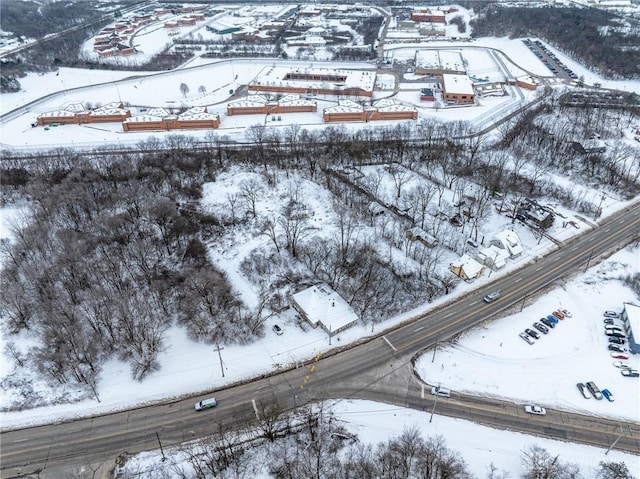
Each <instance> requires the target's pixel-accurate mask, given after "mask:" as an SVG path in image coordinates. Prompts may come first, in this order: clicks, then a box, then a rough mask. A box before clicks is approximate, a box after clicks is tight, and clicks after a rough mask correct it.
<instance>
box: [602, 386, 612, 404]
mask: <svg viewBox="0 0 640 479" xmlns="http://www.w3.org/2000/svg"><path fill="white" fill-rule="evenodd" d="M602 395H603V396H604V397H605V399H606V400H607V401H609V402H613V401H615V398H614V397H613V393H612V392H611V391H609V390H608V389H603V390H602Z"/></svg>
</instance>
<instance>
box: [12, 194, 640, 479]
mask: <svg viewBox="0 0 640 479" xmlns="http://www.w3.org/2000/svg"><path fill="white" fill-rule="evenodd" d="M634 240H636V241H638V240H640V204H636V205H634V206H631V207H629V208H627V209H626V210H624V211H621V212H619V213H617V214H615V215H614V216H612V217H611V218H608V219H607V220H605V221H603V222H602V224H601V225H600V226H598V227H596V228H595V229H593V230H591V231H588V232H586V233H584V234H582V235H581V236H579V237H577V238H574V239H572V240H571V241H568V242H566V243H564V244H561V245H560V246H559V247H558V249H557V250H556V251H554V252H552V253H551V254H549V255H548V256H545V257H541V258H538V259H537V260H534V261H532V262H531V263H530V264H527V265H525V266H523V267H522V268H520V269H519V270H518V271H515V272H513V273H512V274H511V275H510V276H508V277H505V278H501V279H499V280H497V281H495V282H494V283H493V284H491V285H490V286H488V287H487V288H483V289H481V290H478V291H474V292H471V293H469V294H467V295H466V296H465V297H462V298H456V299H455V300H454V301H452V302H451V303H450V304H448V305H445V306H443V307H441V308H439V309H438V310H436V311H431V312H428V313H426V314H423V315H419V316H417V317H415V318H413V319H412V320H410V321H407V322H406V323H405V324H403V325H402V326H400V327H398V328H395V329H394V330H391V331H386V332H381V333H380V334H378V335H377V336H374V337H372V338H367V339H365V340H363V341H362V342H361V344H359V345H356V346H355V347H345V348H343V349H342V350H334V351H332V352H331V353H330V355H328V356H327V357H321V358H318V360H313V361H311V362H310V363H309V364H308V365H307V366H305V367H303V368H300V369H292V370H288V371H285V372H281V373H276V374H274V375H272V376H270V377H266V378H262V379H258V380H256V381H250V382H246V383H244V384H238V385H235V386H230V387H227V388H225V389H222V390H217V391H215V396H216V398H217V399H218V401H219V405H218V407H216V408H215V409H214V410H210V411H205V412H202V413H196V412H195V411H194V410H193V403H194V401H196V400H198V399H202V398H203V396H201V397H199V398H189V399H184V400H181V401H174V402H171V403H165V404H159V405H154V406H148V407H142V408H138V409H133V410H129V411H123V412H119V413H114V414H107V415H103V416H96V417H91V418H86V419H80V420H76V421H72V422H67V423H61V424H55V425H47V426H41V427H33V428H26V429H19V430H12V431H3V432H2V465H1V468H2V469H1V471H0V472H1V475H2V477H12V476H14V475H17V474H29V473H37V472H40V473H41V477H59V476H60V475H62V474H63V471H65V470H66V469H68V468H69V467H70V466H73V465H85V466H86V465H94V467H95V465H100V464H103V463H109V464H111V465H112V464H113V461H114V460H115V458H117V457H118V456H119V455H120V454H122V453H123V452H129V453H135V452H139V451H143V450H148V449H153V448H157V447H158V438H160V440H161V441H162V444H163V446H165V447H166V446H169V445H173V444H177V443H180V442H183V441H185V440H188V439H192V438H196V437H201V436H205V435H207V434H212V433H214V432H215V431H216V430H218V429H219V428H220V427H227V428H229V427H231V428H233V427H237V428H240V427H242V426H244V425H246V424H248V423H251V422H255V421H256V420H257V418H258V417H260V418H261V417H264V416H265V410H267V409H270V408H272V407H273V404H274V403H277V404H278V407H279V408H280V409H282V410H287V409H290V408H293V407H295V406H300V405H302V404H305V403H309V402H312V401H318V400H325V399H332V398H362V399H369V400H374V401H380V402H385V403H389V404H395V405H398V406H402V407H409V408H414V409H418V410H424V411H431V410H432V408H433V406H434V404H433V396H431V395H430V394H425V393H424V391H425V390H426V388H427V386H426V385H425V384H423V383H422V382H421V381H420V380H419V379H417V378H416V376H415V375H414V374H413V367H412V364H413V360H414V359H415V357H416V355H417V354H419V353H420V352H421V351H423V350H425V349H427V348H430V347H433V346H434V344H435V343H436V342H437V341H446V340H448V339H451V338H453V337H455V336H456V335H458V334H459V333H461V332H462V331H465V330H466V329H468V328H471V327H473V326H476V325H479V324H481V323H483V322H484V321H486V320H488V319H490V318H492V317H494V316H495V315H496V314H498V313H500V312H502V311H505V310H507V309H509V308H510V307H514V306H515V307H517V306H518V305H519V304H520V303H522V302H523V301H526V298H527V297H530V295H533V294H534V293H536V292H538V291H540V290H541V289H544V288H546V287H547V286H550V285H551V284H552V283H553V282H554V281H556V280H558V279H560V278H563V277H565V276H568V275H571V274H573V273H575V272H576V271H577V270H579V269H582V268H585V266H586V265H587V263H589V262H591V261H593V260H594V259H595V258H597V257H598V256H600V255H603V254H610V253H611V252H613V251H615V250H617V249H619V248H620V246H622V245H626V244H628V243H630V242H631V241H634ZM494 289H499V290H500V291H501V297H500V299H499V300H497V301H495V302H494V303H490V304H486V303H484V302H483V301H482V297H483V295H485V294H486V293H487V292H488V291H490V290H494ZM311 366H313V372H310V371H311ZM305 376H309V380H308V382H307V384H306V386H305V387H304V389H302V388H300V385H301V384H303V382H304V378H305ZM207 396H209V395H207ZM436 413H437V414H444V415H450V416H455V417H461V418H464V419H469V420H472V421H476V422H479V423H483V424H487V425H491V426H494V427H497V428H500V429H510V430H514V431H520V432H523V433H527V434H534V435H540V436H545V437H549V438H555V439H560V440H565V441H570V442H577V443H584V444H590V445H594V446H600V447H609V446H611V445H612V444H613V443H614V442H615V444H616V446H615V447H616V449H619V450H624V451H628V452H631V453H635V454H638V453H640V424H638V423H628V422H627V423H625V424H623V425H621V424H620V421H617V420H614V419H608V418H600V417H595V416H588V415H584V414H575V413H571V412H567V411H559V410H548V413H547V416H543V417H532V416H531V415H529V414H526V413H525V412H524V411H523V410H522V406H520V405H517V404H514V403H512V402H507V401H500V400H497V399H490V398H480V397H474V396H471V395H463V394H458V393H456V392H453V394H452V397H451V398H450V399H445V398H441V399H438V403H437V409H436ZM156 434H157V436H156Z"/></svg>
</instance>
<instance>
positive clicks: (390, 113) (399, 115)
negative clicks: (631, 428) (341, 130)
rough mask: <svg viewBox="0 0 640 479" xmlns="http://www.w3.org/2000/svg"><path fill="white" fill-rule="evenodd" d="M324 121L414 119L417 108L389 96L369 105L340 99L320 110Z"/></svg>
mask: <svg viewBox="0 0 640 479" xmlns="http://www.w3.org/2000/svg"><path fill="white" fill-rule="evenodd" d="M322 118H323V120H324V122H325V123H332V122H348V121H364V122H369V121H380V120H415V119H416V118H418V110H417V108H416V107H414V106H409V105H404V104H402V103H399V102H397V101H395V100H393V99H391V98H383V99H381V100H378V101H377V102H375V103H374V104H373V105H371V106H363V105H360V104H359V103H356V102H355V101H351V100H340V101H339V102H338V104H337V105H335V106H330V107H327V108H325V109H324V110H323V112H322Z"/></svg>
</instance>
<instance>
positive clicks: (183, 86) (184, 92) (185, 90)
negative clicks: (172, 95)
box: [180, 83, 189, 98]
mask: <svg viewBox="0 0 640 479" xmlns="http://www.w3.org/2000/svg"><path fill="white" fill-rule="evenodd" d="M180 93H182V97H183V98H187V95H188V94H189V86H188V85H187V84H186V83H180Z"/></svg>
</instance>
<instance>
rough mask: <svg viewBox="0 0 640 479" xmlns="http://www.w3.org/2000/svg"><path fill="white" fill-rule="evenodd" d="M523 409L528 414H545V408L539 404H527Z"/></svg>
mask: <svg viewBox="0 0 640 479" xmlns="http://www.w3.org/2000/svg"><path fill="white" fill-rule="evenodd" d="M524 410H525V411H526V412H528V413H529V414H536V415H538V416H544V415H545V414H547V411H546V409H545V408H543V407H540V406H534V405H530V406H529V405H527V406H525V407H524Z"/></svg>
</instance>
